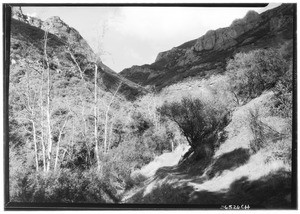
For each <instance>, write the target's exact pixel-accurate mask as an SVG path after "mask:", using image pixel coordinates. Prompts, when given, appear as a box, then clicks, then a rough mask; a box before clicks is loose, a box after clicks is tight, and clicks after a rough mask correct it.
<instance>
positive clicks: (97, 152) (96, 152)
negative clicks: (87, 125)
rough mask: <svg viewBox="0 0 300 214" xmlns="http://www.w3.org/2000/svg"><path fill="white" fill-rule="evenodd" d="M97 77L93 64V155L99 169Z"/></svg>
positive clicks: (96, 70) (96, 69) (96, 68)
mask: <svg viewBox="0 0 300 214" xmlns="http://www.w3.org/2000/svg"><path fill="white" fill-rule="evenodd" d="M97 77H98V66H97V65H96V64H95V94H94V102H95V104H94V120H95V125H94V137H95V155H96V160H97V169H98V170H99V171H100V157H99V148H98V118H97V117H98V115H97Z"/></svg>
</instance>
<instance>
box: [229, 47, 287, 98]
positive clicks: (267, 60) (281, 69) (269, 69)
mask: <svg viewBox="0 0 300 214" xmlns="http://www.w3.org/2000/svg"><path fill="white" fill-rule="evenodd" d="M287 68H288V63H287V61H286V60H285V59H284V57H283V55H282V54H281V53H280V51H279V50H276V49H268V50H261V49H259V50H254V51H250V52H249V53H238V54H236V55H235V57H234V59H232V60H230V61H229V62H228V64H227V68H226V69H227V74H228V76H229V78H230V85H231V91H232V92H233V93H234V94H235V95H236V96H237V97H239V98H240V101H241V103H245V102H248V101H249V100H251V99H253V98H255V97H257V96H259V95H261V93H262V92H263V91H264V90H268V89H271V88H273V87H274V86H275V84H276V82H277V81H278V79H279V78H280V77H281V76H282V75H283V74H284V73H285V72H286V70H287Z"/></svg>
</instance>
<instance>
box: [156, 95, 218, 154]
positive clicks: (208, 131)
mask: <svg viewBox="0 0 300 214" xmlns="http://www.w3.org/2000/svg"><path fill="white" fill-rule="evenodd" d="M158 111H159V112H160V114H161V115H162V116H164V117H167V118H169V119H170V120H172V121H174V122H175V123H176V124H177V125H178V127H179V128H180V130H181V132H182V133H183V135H184V136H185V137H186V139H187V141H188V143H189V145H190V146H191V147H192V148H193V150H194V151H196V152H197V151H198V148H200V150H202V151H201V152H202V153H203V152H204V156H207V155H208V154H209V153H211V152H212V151H211V150H212V148H213V144H214V143H215V142H214V140H213V139H214V138H215V134H216V130H217V127H218V125H219V120H220V119H221V115H222V113H223V112H222V110H219V109H217V108H213V107H212V106H210V105H209V103H205V102H203V101H202V100H200V99H192V98H183V99H182V101H181V102H173V103H165V104H164V105H163V106H162V107H161V108H160V109H159V110H158ZM207 149H208V151H206V150H207Z"/></svg>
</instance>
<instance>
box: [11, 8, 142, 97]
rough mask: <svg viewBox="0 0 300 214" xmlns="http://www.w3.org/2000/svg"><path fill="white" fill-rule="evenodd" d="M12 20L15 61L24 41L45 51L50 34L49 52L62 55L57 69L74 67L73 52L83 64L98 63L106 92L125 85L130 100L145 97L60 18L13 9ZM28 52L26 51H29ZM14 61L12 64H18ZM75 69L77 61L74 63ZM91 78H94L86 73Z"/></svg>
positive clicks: (124, 91) (56, 64) (134, 84)
mask: <svg viewBox="0 0 300 214" xmlns="http://www.w3.org/2000/svg"><path fill="white" fill-rule="evenodd" d="M11 15H12V20H11V47H12V49H15V51H14V58H15V59H17V58H18V59H20V58H22V57H21V56H20V54H19V53H17V52H19V51H20V50H19V49H21V45H20V44H23V43H24V41H25V43H27V44H31V45H34V46H36V48H38V49H43V47H41V44H42V41H43V40H44V34H45V31H48V32H49V33H48V44H47V45H48V48H52V50H54V52H55V54H54V55H56V56H58V55H62V56H63V58H62V57H60V59H57V61H61V62H60V63H54V64H53V65H54V67H57V66H58V64H60V65H62V64H63V65H64V66H65V67H70V66H71V65H70V59H71V58H72V57H71V58H70V52H73V56H74V57H75V58H76V57H78V58H77V60H78V62H79V64H80V65H81V64H84V63H85V64H88V63H89V62H94V63H96V64H97V65H98V70H99V73H101V78H102V81H103V87H104V88H105V90H111V91H114V90H115V89H114V88H115V87H117V86H118V84H119V83H120V82H122V86H121V88H120V90H119V91H120V93H122V94H123V95H124V96H125V97H126V98H127V99H130V100H134V99H135V98H136V97H137V96H139V95H141V94H143V93H145V89H143V88H142V87H141V86H139V85H137V84H136V83H133V82H131V81H130V80H127V79H125V78H124V77H122V76H120V75H119V74H117V73H116V72H114V71H113V70H112V69H110V68H109V67H108V66H106V65H105V64H103V62H102V61H101V59H100V58H99V57H97V56H96V55H95V54H94V52H93V50H92V49H91V47H90V46H89V45H88V43H87V42H86V41H85V39H84V38H83V37H82V36H81V35H80V33H79V32H78V31H77V30H76V29H75V28H73V27H70V26H69V25H68V24H66V23H65V22H64V21H63V20H61V18H60V17H58V16H53V17H50V18H48V19H46V20H45V21H43V20H41V19H39V18H36V17H31V16H27V15H25V14H23V12H22V9H21V7H12V14H11ZM25 49H26V48H25ZM37 55H38V54H37ZM15 59H12V60H15ZM71 61H72V63H73V65H75V62H74V60H71ZM85 74H86V76H87V78H89V77H88V76H89V75H93V73H92V74H90V73H89V72H88V71H85Z"/></svg>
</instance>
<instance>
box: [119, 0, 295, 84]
mask: <svg viewBox="0 0 300 214" xmlns="http://www.w3.org/2000/svg"><path fill="white" fill-rule="evenodd" d="M294 8H295V5H293V4H283V5H281V6H279V7H277V8H274V9H272V10H269V11H266V12H264V13H262V14H258V13H256V12H254V11H250V12H248V13H247V15H246V16H245V17H244V18H243V19H240V20H235V21H234V22H233V23H232V24H231V25H230V26H229V27H227V28H220V29H217V30H210V31H208V32H207V33H206V34H205V35H203V36H201V37H200V38H198V39H195V40H192V41H189V42H186V43H184V44H182V45H180V46H178V47H174V48H172V49H171V50H169V51H165V52H162V53H159V54H158V56H157V58H156V60H155V62H154V63H152V64H150V65H142V66H133V67H131V68H127V69H124V70H123V71H122V72H121V73H120V74H121V75H122V76H124V77H126V78H128V79H130V80H131V81H133V82H136V83H138V84H141V85H144V86H145V85H154V86H156V87H157V88H158V89H161V88H163V87H165V86H168V85H171V84H173V83H176V82H178V81H181V80H183V79H184V78H187V77H195V76H198V77H202V78H207V77H209V76H211V75H212V74H217V73H222V72H223V71H224V70H225V66H226V62H227V60H228V59H230V58H231V57H232V56H233V55H234V54H235V53H237V52H247V51H250V50H253V49H257V48H269V47H278V46H279V45H280V44H282V43H284V42H285V41H288V40H292V39H293V18H294V10H295V9H294Z"/></svg>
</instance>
